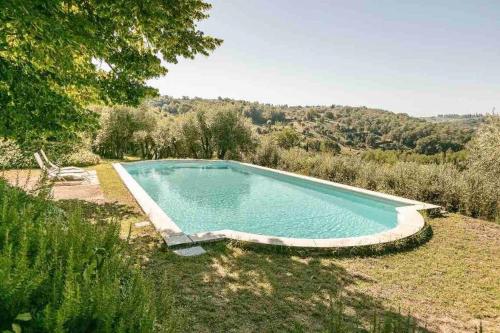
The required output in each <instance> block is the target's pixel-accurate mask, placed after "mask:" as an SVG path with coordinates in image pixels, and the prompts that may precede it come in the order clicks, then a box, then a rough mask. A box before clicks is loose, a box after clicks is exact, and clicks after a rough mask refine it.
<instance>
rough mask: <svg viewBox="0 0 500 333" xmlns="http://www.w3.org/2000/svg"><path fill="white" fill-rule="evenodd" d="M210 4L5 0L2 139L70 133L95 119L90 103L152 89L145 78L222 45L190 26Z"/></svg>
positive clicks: (0, 53) (127, 99)
mask: <svg viewBox="0 0 500 333" xmlns="http://www.w3.org/2000/svg"><path fill="white" fill-rule="evenodd" d="M209 9H210V5H209V4H207V3H205V2H203V1H202V0H148V1H143V0H114V1H100V0H76V1H71V0H44V1H39V0H3V1H2V2H0V136H3V137H15V138H18V139H23V138H26V137H30V136H40V135H41V136H60V135H67V134H71V133H74V132H76V131H79V130H82V129H85V128H86V127H88V126H91V125H92V124H94V123H95V122H94V121H92V118H93V114H92V113H91V112H90V111H88V110H87V109H86V108H85V106H86V105H88V104H90V103H107V104H113V103H119V104H129V105H136V104H138V103H139V101H140V100H141V99H142V98H143V97H146V96H151V95H155V94H157V91H156V90H155V89H153V88H151V87H148V86H147V85H146V80H147V79H150V78H154V77H158V76H160V75H164V74H166V72H167V69H166V67H165V64H166V63H176V62H177V60H178V57H186V58H193V57H194V56H195V55H196V54H204V55H208V52H209V51H211V50H213V49H214V48H216V47H217V46H218V45H220V43H221V42H222V41H221V40H219V39H216V38H213V37H210V36H206V35H204V34H203V32H201V31H200V30H198V28H197V26H196V24H197V22H198V21H199V20H202V19H205V18H207V17H208V14H207V11H208V10H209ZM161 59H163V60H164V62H163V63H162V61H161Z"/></svg>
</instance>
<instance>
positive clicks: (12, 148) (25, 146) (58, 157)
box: [0, 138, 100, 169]
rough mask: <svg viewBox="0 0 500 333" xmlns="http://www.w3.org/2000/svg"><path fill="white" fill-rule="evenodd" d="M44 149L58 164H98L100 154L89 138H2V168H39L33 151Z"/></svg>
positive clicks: (0, 164) (0, 156)
mask: <svg viewBox="0 0 500 333" xmlns="http://www.w3.org/2000/svg"><path fill="white" fill-rule="evenodd" d="M40 149H43V150H44V151H45V153H46V154H47V156H48V157H49V159H50V160H51V161H52V162H53V163H56V164H57V165H61V166H65V165H76V166H88V165H95V164H98V163H99V161H100V158H99V156H97V155H96V154H94V153H92V151H91V147H90V144H89V143H88V139H85V138H82V139H77V140H71V141H66V142H54V141H47V140H29V141H24V142H22V143H21V144H19V143H18V142H16V141H15V140H11V139H0V169H9V168H16V169H24V168H38V164H37V163H36V161H35V159H34V157H33V153H35V152H37V151H38V150H40Z"/></svg>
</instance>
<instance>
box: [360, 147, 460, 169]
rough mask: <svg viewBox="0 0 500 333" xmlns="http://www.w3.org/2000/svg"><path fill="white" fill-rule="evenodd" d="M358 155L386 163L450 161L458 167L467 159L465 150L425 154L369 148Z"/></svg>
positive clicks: (440, 162) (365, 158)
mask: <svg viewBox="0 0 500 333" xmlns="http://www.w3.org/2000/svg"><path fill="white" fill-rule="evenodd" d="M360 156H361V158H362V159H363V160H365V161H375V162H378V163H388V164H394V163H396V162H417V163H420V164H442V163H452V164H453V165H455V166H457V167H458V168H460V169H464V168H465V167H466V166H467V161H468V152H467V151H466V150H460V151H457V152H453V151H447V152H442V153H438V154H434V155H425V154H418V153H412V152H410V151H400V150H382V149H369V150H364V151H362V152H361V154H360Z"/></svg>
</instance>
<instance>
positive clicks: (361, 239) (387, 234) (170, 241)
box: [113, 159, 439, 248]
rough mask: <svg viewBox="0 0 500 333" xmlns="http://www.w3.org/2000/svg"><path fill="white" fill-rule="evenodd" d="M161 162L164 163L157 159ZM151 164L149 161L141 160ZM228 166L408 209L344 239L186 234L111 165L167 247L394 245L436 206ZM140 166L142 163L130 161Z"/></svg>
mask: <svg viewBox="0 0 500 333" xmlns="http://www.w3.org/2000/svg"><path fill="white" fill-rule="evenodd" d="M165 160H168V161H179V162H190V161H192V162H201V161H203V162H219V161H214V160H196V159H165ZM157 161H164V160H157ZM143 162H152V161H143ZM226 162H230V163H235V164H240V165H244V166H247V167H250V168H257V169H261V170H266V171H269V172H274V173H278V174H282V175H286V176H289V177H296V178H301V179H305V180H308V181H312V182H316V183H321V184H325V185H329V186H333V187H337V188H341V189H344V190H349V191H353V192H357V193H361V194H364V195H368V196H374V197H378V198H381V199H385V200H390V201H397V202H400V203H404V204H408V205H407V206H402V207H396V211H397V225H396V227H395V228H393V229H390V230H386V231H383V232H380V233H376V234H372V235H367V236H358V237H346V238H328V239H306V238H287V237H277V236H268V235H258V234H252V233H246V232H241V231H234V230H217V231H210V232H203V233H196V234H192V235H185V234H184V233H183V232H182V230H181V229H180V228H179V227H178V226H177V224H175V222H174V221H173V220H172V219H171V218H170V217H169V216H168V215H167V214H166V213H165V212H164V211H163V209H161V207H160V206H158V204H157V203H156V202H155V201H154V200H153V199H152V198H151V197H150V196H149V194H147V193H146V191H145V190H144V189H143V188H142V187H141V186H140V185H139V184H138V183H137V182H136V181H135V179H133V177H132V176H131V175H130V174H129V173H128V172H127V170H125V168H124V167H123V166H122V165H121V164H120V163H113V168H114V169H115V170H116V172H117V173H118V175H119V176H120V178H121V179H122V181H123V182H124V184H125V186H126V187H127V188H128V190H129V191H130V193H131V194H132V196H133V197H134V198H135V199H136V201H137V202H138V204H139V205H140V206H141V208H142V210H143V211H144V213H145V214H146V215H148V216H149V218H150V220H151V222H152V223H153V225H154V226H155V228H156V229H157V230H158V231H159V232H160V234H161V235H162V237H163V238H164V239H165V241H166V243H167V245H168V246H176V245H185V244H192V243H201V242H209V241H216V240H220V239H225V238H227V239H234V240H238V241H245V242H252V243H259V244H269V245H283V246H290V247H304V248H341V247H352V246H365V245H375V244H382V243H388V242H393V241H396V240H399V239H402V238H406V237H408V236H411V235H413V234H415V233H417V232H418V231H420V230H421V229H422V228H423V227H424V224H425V222H424V218H423V217H422V215H421V214H420V213H419V212H418V210H424V209H434V208H439V206H436V205H432V204H427V203H424V202H420V201H415V200H409V199H405V198H401V197H397V196H393V195H389V194H384V193H380V192H374V191H370V190H365V189H362V188H358V187H354V186H349V185H344V184H339V183H334V182H330V181H327V180H323V179H318V178H314V177H309V176H303V175H298V174H294V173H291V172H286V171H281V170H275V169H271V168H266V167H262V166H257V165H253V164H249V163H242V162H237V161H226ZM132 163H141V162H132Z"/></svg>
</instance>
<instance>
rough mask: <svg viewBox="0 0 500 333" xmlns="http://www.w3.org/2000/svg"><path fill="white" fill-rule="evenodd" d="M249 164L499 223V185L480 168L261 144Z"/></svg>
mask: <svg viewBox="0 0 500 333" xmlns="http://www.w3.org/2000/svg"><path fill="white" fill-rule="evenodd" d="M270 156H272V159H271V158H270ZM251 160H252V161H253V162H254V163H257V164H261V165H264V166H271V167H277V168H279V169H282V170H287V171H291V172H296V173H301V174H305V175H310V176H313V177H318V178H323V179H327V180H330V181H334V182H339V183H344V184H348V185H353V186H358V187H362V188H366V189H369V190H373V191H380V192H384V193H388V194H394V195H398V196H402V197H407V198H410V199H414V200H419V201H424V202H429V203H433V204H436V205H440V206H442V207H444V208H445V209H446V210H448V211H451V212H460V213H462V214H465V215H469V216H472V217H480V218H485V219H489V220H497V221H499V220H500V199H499V198H500V196H499V195H500V190H499V188H500V187H499V186H498V185H497V184H498V180H497V179H494V178H492V176H491V175H490V174H488V173H485V172H482V171H481V170H480V169H473V168H469V169H466V170H462V169H461V168H459V167H457V166H456V165H455V164H452V163H442V164H420V163H417V162H392V161H391V163H381V162H375V161H370V160H366V159H364V158H362V157H360V156H350V155H333V154H329V153H311V152H306V151H305V150H303V149H300V148H292V149H288V150H285V149H279V148H277V147H276V144H274V146H273V144H272V142H268V141H265V142H263V143H261V146H260V147H258V148H257V151H256V155H255V156H254V157H253V158H252V159H251ZM271 161H272V162H271Z"/></svg>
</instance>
